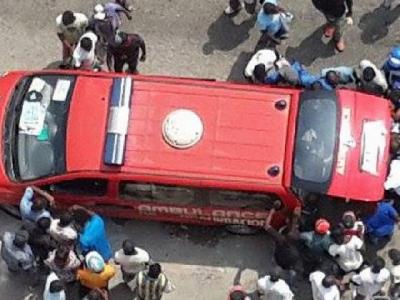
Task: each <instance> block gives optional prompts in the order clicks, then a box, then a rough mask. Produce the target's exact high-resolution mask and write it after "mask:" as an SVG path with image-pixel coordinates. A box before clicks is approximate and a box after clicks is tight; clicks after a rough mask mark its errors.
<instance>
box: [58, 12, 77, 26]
mask: <svg viewBox="0 0 400 300" xmlns="http://www.w3.org/2000/svg"><path fill="white" fill-rule="evenodd" d="M61 22H62V23H63V25H64V26H68V25H71V24H72V23H74V22H75V15H74V13H73V12H72V11H70V10H66V11H64V12H63V14H62V17H61Z"/></svg>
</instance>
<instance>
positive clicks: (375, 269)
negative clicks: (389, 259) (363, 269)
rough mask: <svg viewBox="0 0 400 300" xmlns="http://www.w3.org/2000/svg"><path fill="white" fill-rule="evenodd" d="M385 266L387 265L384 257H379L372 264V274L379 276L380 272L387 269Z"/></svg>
mask: <svg viewBox="0 0 400 300" xmlns="http://www.w3.org/2000/svg"><path fill="white" fill-rule="evenodd" d="M385 265H386V263H385V260H384V259H383V258H382V257H380V256H378V257H377V258H375V260H374V261H373V262H372V265H371V271H372V273H374V274H379V272H380V271H381V270H382V269H383V268H384V267H385Z"/></svg>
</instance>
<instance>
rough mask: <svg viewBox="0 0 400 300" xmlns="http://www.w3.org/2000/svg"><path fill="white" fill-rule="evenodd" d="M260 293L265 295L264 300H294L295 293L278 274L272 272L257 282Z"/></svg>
mask: <svg viewBox="0 0 400 300" xmlns="http://www.w3.org/2000/svg"><path fill="white" fill-rule="evenodd" d="M257 286H258V291H259V293H261V294H262V295H263V297H262V298H261V299H263V300H275V299H281V300H292V299H293V297H294V294H293V292H292V291H291V290H290V287H289V285H288V284H287V283H286V281H284V280H283V279H282V278H281V277H280V275H279V273H278V272H276V271H275V272H272V273H271V274H270V275H266V276H264V277H262V278H260V279H258V281H257Z"/></svg>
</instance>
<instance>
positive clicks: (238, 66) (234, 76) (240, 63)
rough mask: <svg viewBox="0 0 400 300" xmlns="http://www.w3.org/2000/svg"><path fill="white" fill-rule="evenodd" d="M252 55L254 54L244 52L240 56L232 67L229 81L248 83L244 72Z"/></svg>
mask: <svg viewBox="0 0 400 300" xmlns="http://www.w3.org/2000/svg"><path fill="white" fill-rule="evenodd" d="M252 55H253V53H252V52H242V53H240V54H239V56H238V58H237V59H236V61H235V63H234V64H233V66H232V69H231V72H230V73H229V75H228V78H227V80H228V81H237V82H246V78H245V77H244V75H243V71H244V69H245V68H246V65H247V63H248V62H249V60H250V58H251V56H252Z"/></svg>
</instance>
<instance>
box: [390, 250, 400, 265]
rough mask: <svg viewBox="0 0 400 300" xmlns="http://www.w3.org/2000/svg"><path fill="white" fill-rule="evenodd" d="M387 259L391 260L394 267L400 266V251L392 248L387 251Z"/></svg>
mask: <svg viewBox="0 0 400 300" xmlns="http://www.w3.org/2000/svg"><path fill="white" fill-rule="evenodd" d="M389 258H390V259H391V260H392V264H393V265H395V266H398V265H400V251H399V250H397V249H395V248H392V249H390V250H389Z"/></svg>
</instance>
